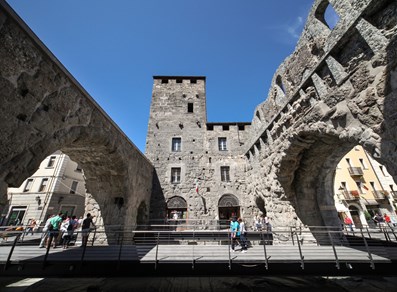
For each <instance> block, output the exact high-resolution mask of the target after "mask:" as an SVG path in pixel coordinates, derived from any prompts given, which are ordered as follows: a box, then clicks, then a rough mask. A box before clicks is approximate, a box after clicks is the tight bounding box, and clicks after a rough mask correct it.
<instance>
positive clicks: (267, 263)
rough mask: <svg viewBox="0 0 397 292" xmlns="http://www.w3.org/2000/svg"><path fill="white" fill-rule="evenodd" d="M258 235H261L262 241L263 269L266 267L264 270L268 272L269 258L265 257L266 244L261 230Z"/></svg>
mask: <svg viewBox="0 0 397 292" xmlns="http://www.w3.org/2000/svg"><path fill="white" fill-rule="evenodd" d="M260 233H261V239H262V243H263V252H264V254H265V267H266V270H268V269H269V262H268V259H269V258H270V257H267V250H266V242H265V239H264V236H263V231H262V230H261V231H260Z"/></svg>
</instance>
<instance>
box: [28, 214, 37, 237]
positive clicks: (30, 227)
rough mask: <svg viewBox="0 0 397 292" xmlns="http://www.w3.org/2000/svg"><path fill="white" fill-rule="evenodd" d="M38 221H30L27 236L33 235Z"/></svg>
mask: <svg viewBox="0 0 397 292" xmlns="http://www.w3.org/2000/svg"><path fill="white" fill-rule="evenodd" d="M36 224H37V223H36V220H35V219H34V218H32V219H30V220H29V225H28V227H27V228H26V230H25V234H26V235H28V234H29V232H30V233H31V234H32V235H33V231H34V228H35V227H36Z"/></svg>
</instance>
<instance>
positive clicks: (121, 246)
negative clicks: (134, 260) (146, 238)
mask: <svg viewBox="0 0 397 292" xmlns="http://www.w3.org/2000/svg"><path fill="white" fill-rule="evenodd" d="M123 241H124V232H123V233H122V237H121V242H120V249H119V258H118V262H117V270H120V261H121V250H122V248H123Z"/></svg>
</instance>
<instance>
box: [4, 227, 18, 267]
mask: <svg viewBox="0 0 397 292" xmlns="http://www.w3.org/2000/svg"><path fill="white" fill-rule="evenodd" d="M20 237H21V233H19V234H18V235H17V236H15V239H14V242H13V243H12V247H11V250H10V253H9V254H8V257H7V261H6V263H5V265H4V271H5V270H7V268H8V266H9V265H10V262H11V256H12V253H13V252H14V249H15V246H16V245H17V242H18V240H19V238H20Z"/></svg>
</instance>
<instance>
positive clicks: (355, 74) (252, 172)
mask: <svg viewBox="0 0 397 292" xmlns="http://www.w3.org/2000/svg"><path fill="white" fill-rule="evenodd" d="M329 5H332V7H333V8H334V9H335V11H336V13H337V14H338V15H339V17H340V19H339V22H338V23H337V25H336V27H334V28H333V29H332V30H331V29H330V28H329V27H328V25H327V23H326V21H325V17H324V14H325V10H326V9H327V7H328V6H329ZM396 10H397V3H396V2H395V1H387V0H384V1H371V0H365V1H361V0H352V1H337V0H334V1H329V2H328V1H326V0H318V1H315V3H314V5H313V7H312V10H311V12H310V15H309V17H308V21H307V23H306V26H305V28H304V31H303V33H302V36H301V38H300V40H299V42H298V44H297V47H296V49H295V51H294V53H293V54H292V55H291V56H290V57H288V58H287V59H286V60H285V62H284V63H283V64H281V65H280V67H279V69H278V70H277V72H276V73H275V75H274V78H273V81H272V85H271V88H270V90H269V94H268V97H267V99H266V101H264V102H263V103H262V104H260V105H258V107H257V108H256V110H255V112H254V117H253V120H252V126H250V127H248V126H247V127H246V129H245V131H230V132H227V131H221V130H219V131H214V132H211V131H208V129H207V130H206V128H205V127H204V123H205V112H204V110H205V100H203V99H200V98H201V93H202V92H203V91H204V88H203V87H204V81H205V80H204V78H199V83H198V85H200V84H202V86H201V87H199V88H197V87H195V86H191V84H189V78H186V80H185V79H184V80H183V85H181V84H179V83H177V82H176V79H178V78H179V79H181V78H182V77H164V76H163V77H159V78H155V80H154V83H155V84H154V89H153V99H152V108H151V116H150V123H149V131H148V138H147V150H146V152H147V155H148V158H149V159H150V160H151V161H153V163H154V165H155V167H156V170H157V173H158V176H159V178H160V181H159V184H158V187H159V189H157V190H158V191H155V193H156V194H157V195H156V196H158V198H159V199H158V200H156V201H155V203H157V204H155V206H154V208H153V209H152V211H153V214H156V212H154V210H161V208H163V209H164V208H165V205H166V202H167V201H168V200H169V199H170V198H171V197H173V196H182V197H183V198H184V199H185V200H186V201H187V202H188V205H189V211H190V213H189V218H202V217H203V216H207V217H208V218H211V219H218V214H217V212H218V210H217V206H218V205H217V204H218V202H219V199H220V197H221V196H222V195H224V194H232V195H234V196H236V197H237V198H238V201H239V204H240V206H241V208H242V210H241V215H242V216H243V217H245V218H248V219H250V218H251V217H252V216H253V215H255V213H257V212H258V211H259V210H264V209H266V211H267V213H268V215H269V217H271V218H272V220H273V223H274V224H275V225H279V226H280V225H296V224H301V223H303V224H307V225H311V226H317V225H321V226H322V225H337V224H339V219H338V217H337V212H336V210H335V207H334V202H333V193H332V192H333V178H334V170H335V167H336V164H337V163H338V161H339V160H340V159H341V158H342V157H343V155H344V154H346V153H347V152H348V151H349V150H350V149H352V147H353V146H355V145H357V144H360V145H362V146H363V147H364V148H365V149H366V150H367V151H369V152H370V153H372V154H373V155H374V156H375V157H376V158H377V159H378V160H379V161H380V162H381V163H383V164H385V165H386V166H387V168H388V169H390V173H391V174H392V175H393V176H394V177H395V178H396V174H397V164H396V162H397V161H396V160H397V155H396V149H397V143H396V138H395V137H396V131H397V130H396V129H397V127H396V115H395V113H394V112H395V110H396V109H397V107H396V87H397V81H396V69H395V67H396V60H397V59H396V48H397V46H396V30H397V28H396V24H397V20H396V19H397V11H396ZM161 78H163V79H167V78H168V79H169V83H168V84H161ZM189 86H190V87H189ZM184 93H186V96H184ZM197 93H199V97H200V98H195V94H197ZM202 98H205V96H203V97H202ZM160 100H161V102H162V103H161V102H160ZM189 100H190V101H191V102H194V108H195V109H196V108H198V111H195V112H194V114H192V113H190V114H187V103H188V102H189ZM160 104H161V105H160ZM197 120H198V121H200V123H201V125H202V126H201V127H198V126H197V124H196V122H197ZM181 121H182V123H183V126H184V127H183V128H182V127H181V128H179V126H178V124H179V123H180V122H181ZM153 123H157V124H156V125H157V127H155V126H154V124H153ZM235 125H236V127H238V126H237V125H238V123H235ZM219 127H222V123H219ZM226 132H227V133H229V134H230V135H228V134H226V135H227V137H228V138H227V139H228V141H233V139H236V137H239V139H240V140H239V143H234V142H232V145H233V146H230V150H229V149H228V151H227V152H223V151H219V150H218V149H217V148H216V147H217V141H216V139H218V138H219V137H223V136H225V133H226ZM236 134H238V135H236ZM172 137H181V139H182V151H181V152H180V153H173V152H172V151H171V148H170V143H171V138H172ZM232 137H233V138H232ZM193 140H195V142H193ZM203 143H204V144H203ZM211 150H213V152H212V151H211ZM243 157H244V159H243ZM210 159H211V162H209V161H210ZM222 165H229V166H230V170H231V176H232V178H231V181H230V183H223V182H221V181H220V174H219V169H220V166H222ZM178 166H180V167H181V168H182V181H181V184H178V185H172V184H171V183H170V177H169V175H170V174H169V172H170V169H171V167H178ZM217 171H218V173H217ZM197 177H199V178H200V179H201V180H202V182H201V184H203V185H204V186H205V187H206V188H205V189H206V190H207V191H205V192H204V193H203V196H205V199H206V201H207V206H206V207H207V208H208V212H207V213H203V208H202V206H200V204H199V203H198V202H199V198H198V197H197V196H196V195H195V194H194V179H195V178H197ZM160 198H161V199H160ZM156 208H157V209H156Z"/></svg>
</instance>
